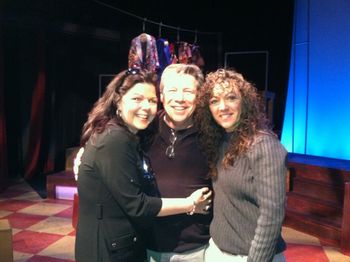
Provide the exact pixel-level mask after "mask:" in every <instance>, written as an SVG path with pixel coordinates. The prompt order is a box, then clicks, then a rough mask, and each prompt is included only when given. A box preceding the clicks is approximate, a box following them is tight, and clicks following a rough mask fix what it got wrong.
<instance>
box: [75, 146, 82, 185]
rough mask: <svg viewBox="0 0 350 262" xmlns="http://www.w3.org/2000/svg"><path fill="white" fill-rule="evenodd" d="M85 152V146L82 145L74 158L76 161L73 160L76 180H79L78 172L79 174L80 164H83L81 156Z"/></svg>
mask: <svg viewBox="0 0 350 262" xmlns="http://www.w3.org/2000/svg"><path fill="white" fill-rule="evenodd" d="M83 153H84V147H81V148H80V149H79V151H78V153H77V155H76V156H75V158H74V161H73V163H74V164H73V172H74V177H75V180H78V174H79V166H80V164H81V156H82V155H83Z"/></svg>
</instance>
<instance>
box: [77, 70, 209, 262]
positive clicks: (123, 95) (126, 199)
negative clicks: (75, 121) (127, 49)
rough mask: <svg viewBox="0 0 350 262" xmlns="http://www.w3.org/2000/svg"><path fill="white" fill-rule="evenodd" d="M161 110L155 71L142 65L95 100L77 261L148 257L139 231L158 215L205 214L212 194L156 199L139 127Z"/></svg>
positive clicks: (87, 133)
mask: <svg viewBox="0 0 350 262" xmlns="http://www.w3.org/2000/svg"><path fill="white" fill-rule="evenodd" d="M156 111H157V96H156V88H155V75H154V74H151V73H147V72H143V71H139V70H137V69H129V70H125V71H122V72H121V73H119V74H118V75H117V76H116V77H115V78H114V79H113V80H112V81H111V83H110V84H109V85H108V86H107V88H106V91H105V92H104V94H103V95H102V97H101V98H100V99H99V100H98V101H97V102H96V103H95V105H94V107H93V108H92V110H91V112H90V113H89V117H88V120H87V122H86V123H85V125H84V127H83V132H82V138H81V143H82V145H83V146H84V147H85V152H84V154H83V156H82V159H81V165H80V167H79V179H78V194H79V216H78V225H77V234H76V246H75V251H76V253H75V256H76V261H77V262H89V261H91V262H96V261H132V262H134V261H135V262H137V261H144V259H145V249H144V247H143V245H142V236H141V235H140V231H141V230H140V229H141V228H142V227H143V226H145V225H147V223H149V222H150V219H151V218H154V217H156V216H166V215H172V214H180V213H186V212H187V213H189V214H193V213H197V212H198V213H206V212H207V211H206V210H207V208H206V205H207V204H208V202H209V197H210V194H211V193H210V192H208V188H202V189H199V190H197V191H195V192H193V193H192V194H191V195H190V196H189V197H187V198H171V199H169V198H168V199H166V198H162V199H160V198H157V197H154V196H148V195H147V194H145V193H144V190H145V189H146V188H147V189H148V191H151V189H152V188H153V191H154V192H155V191H156V190H155V189H156V188H155V187H156V185H155V181H154V177H153V174H152V170H151V167H150V163H149V161H147V158H146V157H145V156H144V155H143V153H142V145H140V143H139V141H142V142H146V141H147V139H145V138H147V137H145V136H143V137H140V134H138V133H139V132H138V131H140V130H145V129H146V128H147V127H148V125H149V124H150V123H151V122H152V120H153V118H154V117H155V115H156Z"/></svg>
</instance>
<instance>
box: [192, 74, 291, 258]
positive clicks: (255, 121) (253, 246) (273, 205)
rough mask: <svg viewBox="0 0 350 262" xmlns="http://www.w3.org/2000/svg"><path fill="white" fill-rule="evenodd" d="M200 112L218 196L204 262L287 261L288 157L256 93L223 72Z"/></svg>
mask: <svg viewBox="0 0 350 262" xmlns="http://www.w3.org/2000/svg"><path fill="white" fill-rule="evenodd" d="M197 108H198V109H197V114H196V121H197V124H198V125H199V126H200V141H201V146H202V148H203V150H204V152H205V154H206V156H207V159H208V161H209V167H210V174H211V177H212V181H213V189H214V192H215V197H214V203H213V206H214V218H213V220H212V222H211V225H210V235H211V239H210V241H209V246H208V248H207V250H206V253H205V261H207V262H210V261H249V262H267V261H274V262H277V261H278V262H279V261H285V258H284V255H283V251H284V250H285V247H286V246H285V242H284V241H283V239H282V237H281V229H282V222H283V218H284V204H285V174H286V166H285V160H286V155H287V152H286V150H285V149H284V147H283V146H282V145H281V144H280V142H279V140H278V139H277V137H276V136H275V134H274V133H273V132H272V131H271V130H270V128H269V126H268V121H267V118H266V116H265V113H264V110H263V106H262V103H261V101H260V98H259V96H258V93H257V91H256V89H255V87H254V86H253V85H252V84H251V83H249V82H248V81H247V80H245V79H244V78H243V76H242V75H241V74H239V73H237V72H235V71H234V70H226V69H219V70H217V71H216V72H213V73H209V74H208V75H207V77H206V81H205V84H204V86H203V88H202V94H201V96H200V101H199V105H198V107H197Z"/></svg>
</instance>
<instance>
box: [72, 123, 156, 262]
mask: <svg viewBox="0 0 350 262" xmlns="http://www.w3.org/2000/svg"><path fill="white" fill-rule="evenodd" d="M137 148H138V140H137V138H136V136H134V135H132V134H130V133H129V132H128V131H126V130H125V129H124V128H122V127H120V126H109V127H108V128H107V129H106V130H105V131H104V132H103V133H102V134H98V135H96V136H94V137H93V138H90V140H89V141H88V142H87V144H86V146H85V152H84V154H83V156H82V163H81V165H80V168H79V178H78V195H79V216H78V224H77V234H76V244H75V257H76V261H77V262H89V261H91V262H97V261H138V259H139V260H140V261H143V258H142V256H141V255H140V253H142V252H143V251H144V249H143V246H142V245H141V244H140V242H141V241H140V238H139V231H138V226H139V225H141V224H147V223H150V219H151V218H153V217H155V216H156V215H157V214H158V212H159V211H160V208H161V199H159V198H154V197H149V196H146V195H145V194H144V192H143V188H142V185H143V168H142V161H141V157H140V155H139V153H138V150H137Z"/></svg>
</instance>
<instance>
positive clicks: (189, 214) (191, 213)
mask: <svg viewBox="0 0 350 262" xmlns="http://www.w3.org/2000/svg"><path fill="white" fill-rule="evenodd" d="M195 211H196V201H194V200H193V206H192V210H191V211H190V212H187V213H186V214H187V215H188V216H192V215H193V214H194V212H195Z"/></svg>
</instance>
